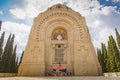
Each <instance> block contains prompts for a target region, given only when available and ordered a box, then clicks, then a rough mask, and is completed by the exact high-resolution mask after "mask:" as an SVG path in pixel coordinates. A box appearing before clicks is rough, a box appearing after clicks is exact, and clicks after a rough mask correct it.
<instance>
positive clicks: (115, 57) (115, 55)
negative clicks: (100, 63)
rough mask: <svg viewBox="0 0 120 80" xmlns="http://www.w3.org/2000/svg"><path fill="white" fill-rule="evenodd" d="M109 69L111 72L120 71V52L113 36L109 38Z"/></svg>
mask: <svg viewBox="0 0 120 80" xmlns="http://www.w3.org/2000/svg"><path fill="white" fill-rule="evenodd" d="M107 69H108V70H109V72H117V71H118V69H119V51H118V48H117V46H116V43H115V40H114V38H113V37H112V35H111V36H109V41H108V61H107Z"/></svg>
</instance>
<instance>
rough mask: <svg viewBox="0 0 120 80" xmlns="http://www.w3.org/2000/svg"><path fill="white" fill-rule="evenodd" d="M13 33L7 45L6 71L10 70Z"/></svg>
mask: <svg viewBox="0 0 120 80" xmlns="http://www.w3.org/2000/svg"><path fill="white" fill-rule="evenodd" d="M14 37H15V36H14V35H12V38H11V39H10V43H9V47H8V51H9V52H8V53H7V54H8V57H7V58H8V59H9V60H8V62H7V68H6V72H11V70H10V69H11V65H12V53H13V43H14Z"/></svg>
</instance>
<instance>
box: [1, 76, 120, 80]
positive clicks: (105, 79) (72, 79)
mask: <svg viewBox="0 0 120 80" xmlns="http://www.w3.org/2000/svg"><path fill="white" fill-rule="evenodd" d="M0 80H120V77H104V76H97V77H96V76H95V77H93V76H92V77H90V76H80V77H77V76H76V77H4V78H3V77H1V78H0Z"/></svg>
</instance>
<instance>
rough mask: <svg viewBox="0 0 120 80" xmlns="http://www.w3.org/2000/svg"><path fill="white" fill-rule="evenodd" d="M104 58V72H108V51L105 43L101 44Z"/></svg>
mask: <svg viewBox="0 0 120 80" xmlns="http://www.w3.org/2000/svg"><path fill="white" fill-rule="evenodd" d="M101 49H102V57H103V71H104V72H107V65H106V64H107V49H106V46H105V44H104V43H101Z"/></svg>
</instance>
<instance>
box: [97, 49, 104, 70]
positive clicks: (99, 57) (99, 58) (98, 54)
mask: <svg viewBox="0 0 120 80" xmlns="http://www.w3.org/2000/svg"><path fill="white" fill-rule="evenodd" d="M97 57H98V60H99V62H100V65H101V67H102V71H103V72H104V66H103V65H104V61H103V56H102V53H101V49H98V48H97Z"/></svg>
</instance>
